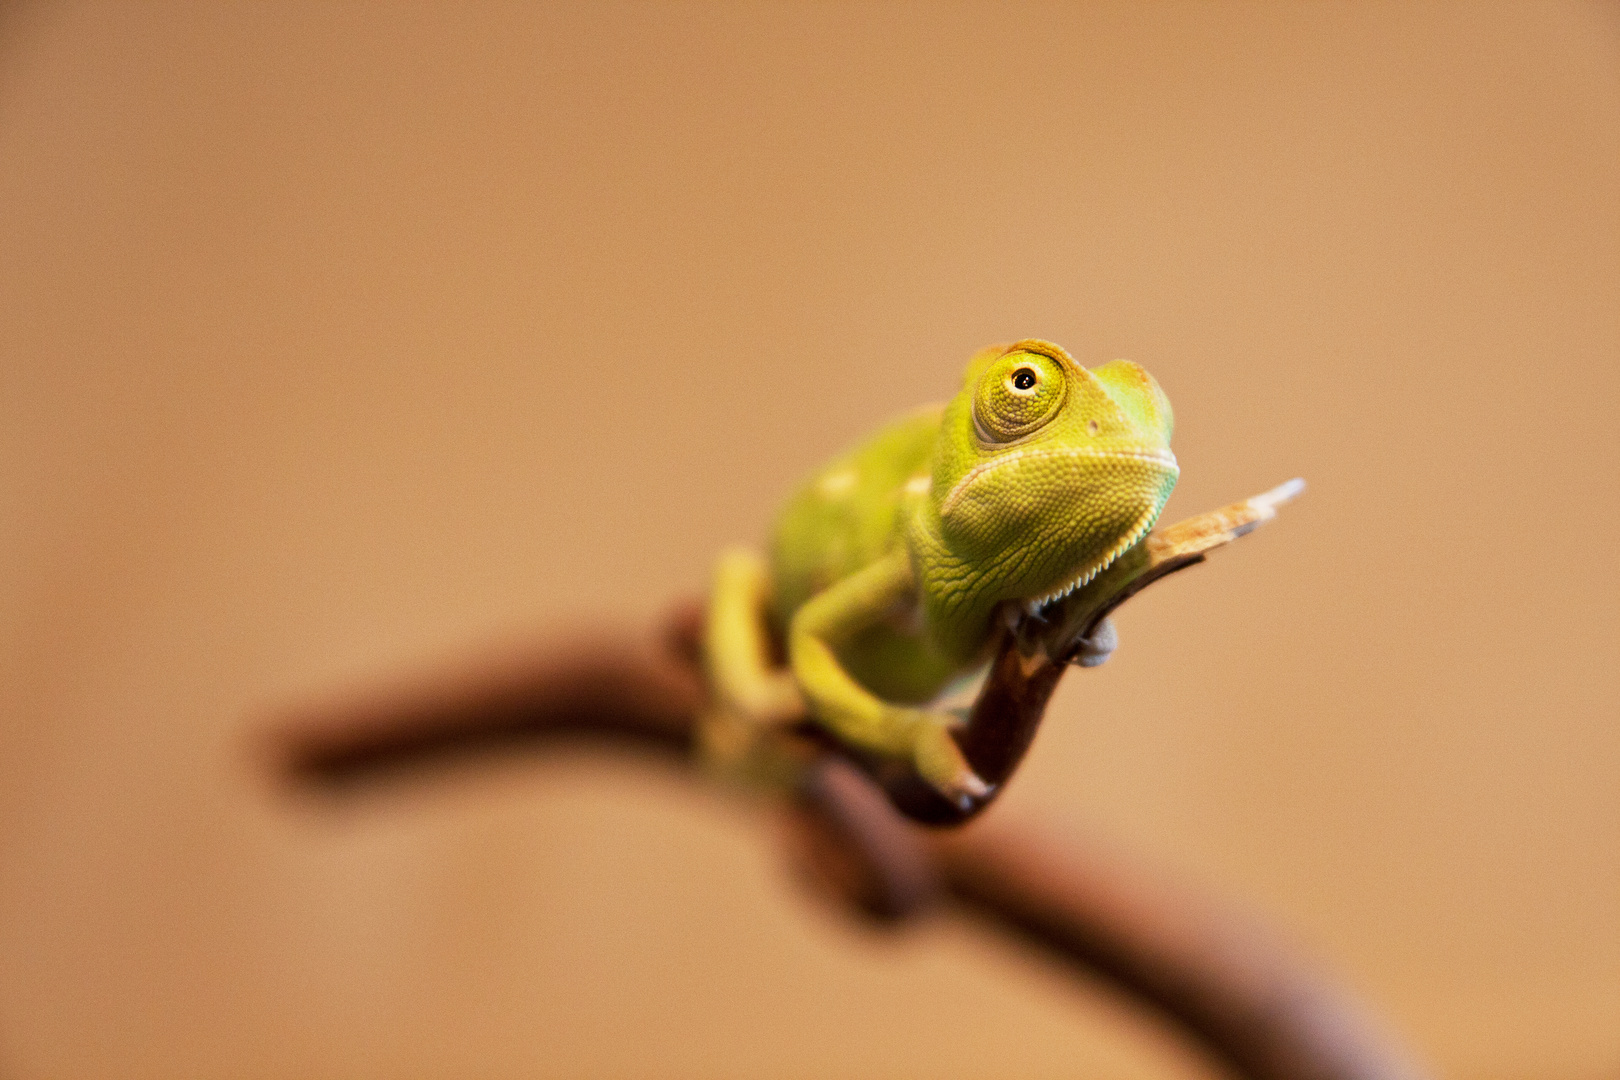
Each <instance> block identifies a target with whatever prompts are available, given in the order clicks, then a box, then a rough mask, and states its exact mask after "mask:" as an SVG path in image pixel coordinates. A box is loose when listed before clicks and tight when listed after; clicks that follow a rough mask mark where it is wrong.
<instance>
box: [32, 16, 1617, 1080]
mask: <svg viewBox="0 0 1620 1080" xmlns="http://www.w3.org/2000/svg"><path fill="white" fill-rule="evenodd" d="M1032 335H1033V336H1042V337H1049V338H1051V339H1053V340H1056V341H1058V342H1061V343H1063V344H1064V345H1065V346H1066V347H1067V348H1069V349H1070V350H1071V351H1072V352H1073V353H1074V354H1075V355H1076V356H1077V357H1078V358H1080V360H1081V362H1082V363H1086V364H1092V363H1098V362H1102V361H1105V360H1108V359H1111V358H1114V357H1120V356H1123V357H1128V358H1130V359H1133V360H1136V361H1138V362H1140V363H1142V364H1144V365H1145V366H1146V367H1147V368H1148V369H1149V370H1150V371H1152V372H1153V373H1154V374H1155V375H1156V376H1157V377H1158V379H1159V381H1160V382H1161V383H1162V384H1163V385H1164V387H1165V388H1166V390H1167V392H1168V393H1169V395H1170V397H1171V399H1172V401H1173V402H1174V403H1175V407H1176V412H1177V420H1178V427H1177V433H1176V444H1175V445H1176V451H1177V453H1178V455H1179V456H1180V459H1181V462H1182V467H1183V474H1182V480H1181V484H1180V487H1179V489H1178V491H1177V493H1176V495H1175V497H1174V499H1173V501H1172V503H1171V505H1170V508H1169V510H1168V511H1167V515H1168V516H1167V518H1166V520H1174V519H1176V518H1178V517H1184V516H1187V515H1189V514H1192V513H1196V512H1198V511H1201V510H1205V509H1209V508H1211V507H1214V506H1217V505H1221V504H1223V503H1226V502H1229V501H1232V500H1233V499H1236V498H1240V497H1243V496H1246V495H1249V494H1252V493H1254V492H1257V491H1261V490H1264V489H1265V488H1268V487H1270V486H1272V485H1273V484H1276V483H1278V482H1280V481H1282V480H1285V479H1287V478H1288V477H1291V476H1294V475H1303V476H1305V477H1307V478H1308V479H1309V481H1310V483H1311V489H1310V491H1309V492H1308V493H1307V495H1306V496H1305V497H1304V499H1302V500H1301V501H1300V502H1299V503H1298V504H1297V505H1296V506H1294V507H1291V508H1290V509H1289V510H1288V511H1287V512H1285V514H1284V515H1283V516H1282V518H1281V519H1280V520H1279V521H1278V522H1277V523H1276V524H1274V525H1272V526H1269V527H1268V528H1267V529H1265V530H1264V531H1263V532H1262V533H1261V534H1259V535H1258V536H1256V537H1254V538H1253V539H1250V540H1246V541H1244V543H1242V544H1240V545H1237V546H1236V547H1235V548H1233V549H1231V550H1229V551H1226V552H1223V553H1221V554H1219V555H1217V556H1216V557H1215V558H1214V560H1213V561H1212V562H1211V563H1210V564H1209V565H1208V566H1205V567H1202V568H1199V569H1198V570H1195V571H1193V572H1192V573H1190V574H1187V575H1184V576H1181V577H1179V578H1177V579H1176V580H1175V581H1173V582H1170V583H1167V584H1165V585H1163V586H1161V587H1159V588H1156V589H1154V590H1152V591H1150V592H1149V593H1147V594H1146V595H1144V596H1143V597H1142V598H1140V599H1139V600H1137V601H1135V602H1133V603H1132V604H1131V605H1130V607H1129V608H1127V609H1126V610H1125V611H1124V612H1123V614H1122V615H1121V616H1120V618H1119V623H1120V632H1121V637H1122V647H1121V650H1120V652H1119V653H1118V655H1117V656H1116V657H1115V659H1114V660H1113V661H1112V662H1111V663H1110V664H1108V665H1107V666H1106V667H1104V668H1101V669H1099V670H1097V671H1094V672H1082V673H1077V674H1075V675H1074V676H1072V677H1070V678H1069V679H1068V680H1067V682H1066V683H1065V685H1064V686H1063V688H1062V691H1061V694H1060V696H1059V698H1058V700H1057V702H1056V703H1055V705H1054V708H1053V711H1052V713H1051V715H1050V716H1049V718H1048V721H1047V724H1046V727H1045V730H1044V731H1043V733H1042V735H1041V738H1040V740H1039V741H1038V742H1037V744H1036V746H1035V748H1034V750H1033V752H1032V754H1031V756H1030V759H1029V761H1028V764H1027V766H1026V767H1025V771H1024V772H1023V773H1022V775H1021V776H1020V778H1019V779H1018V781H1017V782H1016V783H1015V785H1014V786H1013V788H1012V790H1011V793H1010V795H1009V797H1008V798H1007V800H1006V801H1005V803H1004V804H1003V805H1002V806H1001V807H1000V808H998V810H997V811H996V812H997V813H1008V814H1014V813H1016V814H1020V815H1027V816H1042V817H1044V818H1046V819H1047V820H1049V821H1051V822H1053V823H1055V824H1056V825H1058V826H1059V827H1061V828H1064V829H1068V830H1072V831H1073V832H1074V833H1075V834H1076V835H1081V834H1083V835H1086V836H1090V837H1094V838H1101V840H1102V841H1103V842H1105V843H1106V844H1108V845H1110V846H1112V847H1113V848H1115V849H1116V850H1118V851H1120V852H1123V853H1126V854H1128V855H1129V856H1130V857H1132V858H1135V859H1138V860H1140V861H1142V862H1145V863H1147V864H1149V865H1152V866H1155V867H1157V868H1159V869H1160V870H1161V871H1163V872H1165V873H1167V874H1169V875H1171V876H1174V877H1177V878H1179V879H1181V880H1183V881H1187V882H1191V883H1194V884H1196V885H1198V887H1200V888H1202V889H1205V890H1207V891H1208V892H1209V893H1210V894H1211V895H1213V896H1218V897H1222V898H1225V899H1226V900H1229V901H1231V902H1233V903H1237V904H1240V905H1247V906H1248V907H1250V908H1252V909H1253V910H1256V911H1258V912H1260V913H1261V914H1262V915H1263V916H1264V917H1265V918H1266V919H1267V920H1269V921H1270V922H1271V923H1272V924H1274V925H1275V926H1277V927H1278V928H1279V929H1280V930H1281V931H1282V932H1283V933H1284V934H1286V935H1287V936H1289V937H1290V938H1291V939H1292V940H1293V941H1295V942H1296V943H1298V945H1299V947H1300V948H1301V949H1302V950H1304V951H1305V952H1306V953H1308V954H1309V955H1311V956H1314V957H1316V958H1317V959H1318V960H1320V961H1321V963H1322V964H1323V965H1324V966H1325V967H1326V968H1327V969H1328V970H1331V971H1333V972H1335V973H1336V974H1337V976H1338V977H1340V978H1341V979H1342V980H1343V981H1344V982H1345V983H1346V984H1347V985H1349V986H1350V987H1352V988H1354V989H1355V990H1356V991H1358V992H1359V993H1361V994H1362V995H1364V996H1365V997H1366V998H1367V999H1368V1000H1369V1001H1370V1002H1371V1003H1372V1004H1373V1006H1374V1007H1375V1008H1376V1010H1377V1011H1378V1012H1379V1014H1380V1015H1381V1016H1382V1017H1383V1018H1384V1020H1385V1021H1386V1022H1387V1023H1388V1025H1389V1026H1390V1027H1391V1028H1393V1029H1394V1030H1395V1031H1397V1032H1398V1033H1399V1034H1400V1035H1401V1036H1402V1037H1403V1038H1404V1039H1405V1040H1406V1041H1407V1042H1408V1043H1409V1044H1410V1045H1411V1046H1413V1047H1414V1048H1415V1049H1416V1050H1417V1051H1418V1052H1419V1053H1420V1054H1421V1055H1422V1056H1423V1057H1424V1058H1425V1059H1426V1060H1427V1061H1429V1062H1430V1063H1431V1064H1432V1065H1434V1066H1435V1068H1436V1069H1437V1071H1438V1072H1440V1073H1441V1074H1442V1075H1443V1076H1446V1077H1458V1078H1477V1080H1498V1078H1501V1080H1508V1078H1519V1077H1525V1078H1528V1077H1537V1078H1549V1080H1595V1078H1599V1077H1603V1078H1613V1077H1620V932H1617V925H1620V707H1617V702H1620V693H1617V691H1620V686H1617V681H1620V676H1617V670H1616V669H1617V667H1620V580H1617V577H1620V569H1617V560H1616V559H1615V542H1614V536H1615V533H1616V530H1617V529H1620V483H1617V480H1620V477H1617V468H1616V465H1617V460H1620V456H1617V453H1616V451H1617V450H1620V447H1617V441H1620V439H1617V434H1616V433H1617V431H1620V425H1617V424H1616V422H1615V412H1616V408H1617V405H1620V10H1617V9H1616V8H1615V7H1614V6H1613V5H1612V4H1606V5H1597V4H1566V3H1535V4H1519V5H1492V4H1443V5H1435V4H1365V5H1313V6H1287V5H1276V4H1249V5H1219V6H1216V5H1203V4H1163V5H1136V4H1118V5H1097V4H1091V5H1084V6H1077V5H1056V6H1045V7H1042V6H1030V7H1017V8H1008V7H1004V6H1002V5H993V4H982V5H969V6H960V5H955V6H946V5H941V6H911V5H906V6H870V7H869V6H854V5H848V6H845V5H830V4H810V5H805V4H781V5H773V6H770V7H765V6H750V5H735V6H730V5H714V6H710V5H697V6H674V5H671V6H642V5H620V4H597V5H589V6H585V5H576V6H567V5H551V6H546V5H520V4H513V5H497V4H491V3H479V4H465V5H452V4H441V5H436V6H435V5H397V6H390V5H383V4H361V5H343V4H331V5H307V6H304V5H299V6H295V5H285V6H249V5H222V6H205V7H199V6H191V5H173V6H164V5H159V4H150V5H94V4H89V5H86V4H75V3H44V4H20V5H19V4H11V5H8V6H6V7H5V8H4V9H0V732H3V742H0V1074H3V1075H4V1076H6V1077H84V1078H95V1077H160V1076H178V1075H185V1076H215V1077H224V1076H230V1077H284V1076H309V1077H376V1078H378V1080H382V1078H391V1077H436V1076H482V1077H506V1076H510V1077H516V1076H600V1077H635V1076H654V1075H656V1076H677V1077H678V1076H690V1077H698V1076H704V1077H758V1076H794V1077H833V1076H837V1077H879V1076H883V1077H891V1076H917V1077H922V1076H930V1077H934V1076H938V1077H970V1076H985V1075H1009V1074H1011V1075H1025V1076H1052V1077H1056V1076H1094V1077H1120V1078H1134V1077H1143V1078H1149V1077H1163V1078H1171V1077H1190V1076H1208V1075H1211V1074H1210V1073H1209V1072H1208V1071H1207V1068H1208V1067H1207V1066H1205V1065H1203V1064H1202V1063H1201V1062H1200V1060H1199V1059H1197V1058H1196V1057H1194V1056H1193V1055H1191V1054H1190V1053H1189V1052H1188V1051H1186V1050H1184V1049H1182V1048H1181V1047H1180V1045H1179V1044H1178V1043H1177V1042H1176V1041H1174V1040H1173V1039H1171V1038H1169V1037H1168V1036H1167V1035H1166V1033H1165V1031H1164V1030H1163V1029H1162V1028H1160V1027H1159V1026H1158V1024H1157V1023H1156V1022H1155V1021H1153V1020H1151V1019H1149V1018H1146V1017H1144V1016H1142V1015H1141V1014H1139V1013H1137V1012H1136V1011H1135V1010H1133V1009H1131V1008H1128V1007H1126V1006H1124V1005H1122V1004H1121V1003H1120V1002H1118V1001H1117V1000H1116V999H1115V998H1113V997H1112V996H1110V994H1109V993H1108V992H1107V991H1106V990H1105V989H1102V988H1092V989H1085V988H1081V989H1079V990H1077V989H1076V988H1075V987H1074V986H1073V985H1071V984H1070V983H1068V982H1067V981H1065V980H1064V979H1062V978H1061V977H1060V976H1058V975H1057V974H1055V973H1054V972H1053V971H1052V970H1050V969H1048V968H1045V967H1043V966H1040V965H1038V964H1035V963H1033V962H1031V961H1029V960H1028V959H1027V958H1023V957H1021V956H1019V955H1018V954H1017V953H1016V952H1012V951H1008V950H1005V949H1003V948H1001V947H1000V946H998V945H994V944H992V943H988V942H986V941H982V940H980V939H978V938H976V937H975V936H973V935H972V934H971V933H969V932H967V931H966V930H965V929H963V928H962V927H960V926H958V925H956V924H954V923H952V922H951V921H949V920H944V921H939V922H936V923H934V924H932V925H930V926H927V927H924V928H922V929H920V930H918V931H916V932H912V933H908V934H905V935H902V936H900V937H899V938H893V939H891V938H883V937H879V936H877V935H875V934H872V933H869V932H866V931H863V930H862V929H860V928H859V927H854V926H851V925H847V924H846V923H844V922H842V921H840V920H839V919H838V918H836V917H834V916H833V915H832V914H831V913H829V912H827V911H825V910H823V909H821V908H819V907H816V906H815V905H814V904H812V903H809V902H807V901H806V899H805V897H804V896H803V895H802V894H801V892H800V891H799V890H798V889H797V888H796V886H795V884H794V882H793V881H792V880H791V879H790V877H789V876H788V875H787V874H786V873H785V872H784V869H783V867H782V866H781V865H780V863H779V862H778V861H777V856H776V849H775V837H774V834H773V832H772V830H771V827H770V823H769V821H767V820H763V819H761V818H760V817H759V816H758V815H756V814H754V813H752V812H750V810H749V809H748V808H747V807H745V806H742V805H740V804H737V803H734V802H731V801H729V800H727V799H725V798H723V797H721V796H718V795H714V794H710V793H706V792H703V791H701V790H698V789H696V788H694V787H693V786H692V785H690V784H689V783H687V782H686V781H684V780H683V779H681V778H680V777H678V776H676V775H675V774H673V773H671V772H668V771H665V770H661V769H659V768H658V767H655V766H653V765H650V764H645V763H640V762H636V761H616V760H613V759H610V758H604V757H601V756H592V755H589V754H584V753H572V754H565V755H563V756H561V757H557V758H548V759H545V760H542V761H529V762H515V763H510V764H507V765H502V766H499V767H495V766H491V767H486V768H481V769H466V770H461V771H458V772H457V773H455V774H454V775H453V776H452V777H451V778H450V779H448V780H447V781H446V782H444V783H440V784H434V785H425V786H424V785H412V784H408V783H407V784H400V785H394V786H390V787H388V788H387V789H385V790H382V791H379V792H378V793H377V794H376V795H375V796H374V797H372V798H369V799H365V800H361V801H359V802H357V803H354V804H351V805H347V806H342V807H329V806H322V805H319V804H311V803H308V802H304V801H299V800H295V799H290V798H288V797H287V795H286V793H285V792H283V791H281V790H278V789H277V788H276V787H275V786H274V785H273V784H272V783H270V782H269V780H268V779H267V777H266V776H265V775H264V772H263V769H262V765H263V762H262V760H260V759H259V758H256V757H255V756H254V753H253V748H254V745H255V739H256V738H258V737H259V736H260V735H261V734H262V733H263V732H264V731H265V730H266V728H268V727H271V726H274V724H275V723H277V722H279V721H280V720H281V719H283V718H284V717H285V716H286V715H287V714H288V712H289V710H296V709H297V708H298V707H301V706H304V705H307V704H308V703H309V702H311V701H320V700H324V699H327V698H330V697H331V696H333V695H341V694H343V693H344V692H347V691H352V690H355V689H356V688H366V687H377V686H384V687H385V686H388V685H392V684H393V682H394V681H397V680H409V679H411V678H413V677H417V676H420V675H422V674H423V673H424V672H427V673H431V672H432V671H433V670H436V669H439V668H441V667H443V666H444V665H452V666H453V665H454V664H455V663H458V662H461V661H464V660H476V659H477V658H478V657H480V656H481V655H482V654H483V653H484V651H485V650H487V649H490V648H496V647H505V646H506V645H509V644H510V643H512V642H516V641H522V640H526V639H527V638H528V637H529V636H532V635H534V634H537V633H538V634H543V633H545V632H547V631H556V632H562V633H566V632H567V631H568V630H569V628H570V627H574V626H579V625H585V624H589V625H598V624H606V625H625V626H637V625H646V624H649V623H651V622H652V621H653V620H655V619H656V618H658V617H659V615H660V613H661V612H663V611H664V610H665V609H666V607H667V606H668V605H669V604H670V603H671V602H672V601H674V600H676V599H678V598H680V597H683V596H686V595H689V594H692V593H694V592H696V591H697V590H699V589H701V588H702V586H703V584H704V582H705V578H706V575H707V573H708V567H709V563H710V559H711V557H712V555H713V553H714V552H715V550H716V549H717V548H718V547H719V546H720V545H722V544H724V543H727V542H731V541H736V540H749V539H757V538H760V537H761V536H762V534H763V532H764V529H765V528H766V525H767V522H768V521H769V518H770V515H771V513H772V511H773V508H774V507H775V505H776V504H777V503H778V501H779V500H780V499H781V498H782V496H783V495H784V494H785V493H786V492H787V490H788V489H789V488H790V486H791V485H792V484H793V483H794V482H795V481H796V480H797V479H798V478H799V477H800V476H802V475H803V474H804V473H806V472H807V471H808V470H810V469H811V468H813V467H814V466H815V465H816V464H817V463H818V462H820V461H821V460H822V459H824V458H825V457H827V456H828V455H830V454H832V453H833V452H835V451H837V450H839V449H841V448H842V447H844V446H846V445H848V444H849V443H851V442H852V441H853V440H855V439H857V438H859V437H860V436H861V435H862V434H863V433H864V432H865V431H867V430H868V429H869V428H871V427H872V426H873V425H875V424H877V423H879V422H881V421H882V420H883V419H885V418H886V417H888V416H889V415H891V414H893V413H895V412H898V411H900V410H904V409H907V408H910V407H911V406H913V405H915V404H918V403H920V402H925V401H931V400H939V399H942V398H944V397H946V396H948V395H949V394H950V393H952V392H953V390H954V387H955V384H956V380H957V378H958V375H959V372H960V369H961V366H962V364H963V362H964V361H965V360H966V358H967V356H968V354H969V353H970V352H972V351H973V350H974V349H976V348H978V347H980V346H982V345H985V344H988V343H991V342H995V341H1005V340H1009V339H1012V338H1016V337H1021V336H1032Z"/></svg>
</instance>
